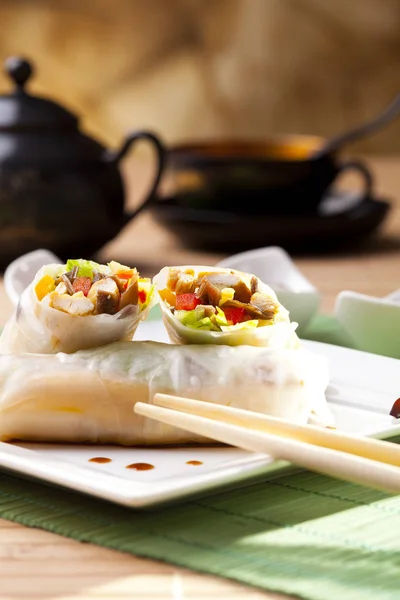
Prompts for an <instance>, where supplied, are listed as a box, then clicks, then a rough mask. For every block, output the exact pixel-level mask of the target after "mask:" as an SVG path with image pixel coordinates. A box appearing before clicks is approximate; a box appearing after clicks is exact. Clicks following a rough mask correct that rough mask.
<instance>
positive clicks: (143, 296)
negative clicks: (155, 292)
mask: <svg viewBox="0 0 400 600" xmlns="http://www.w3.org/2000/svg"><path fill="white" fill-rule="evenodd" d="M146 298H147V294H146V292H145V291H144V290H139V291H138V299H139V302H140V304H144V303H145V302H146Z"/></svg>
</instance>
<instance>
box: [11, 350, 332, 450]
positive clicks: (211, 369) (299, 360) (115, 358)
mask: <svg viewBox="0 0 400 600" xmlns="http://www.w3.org/2000/svg"><path fill="white" fill-rule="evenodd" d="M327 383H328V375H327V367H326V362H325V359H324V357H321V356H318V355H314V354H312V353H310V352H308V351H307V350H304V349H300V350H288V349H281V350H273V349H270V348H254V347H249V346H238V347H229V346H210V345H209V346H173V345H170V344H161V343H157V342H134V343H129V342H120V343H117V344H111V345H109V346H106V347H104V348H97V349H93V350H85V351H80V352H77V353H75V354H62V353H60V354H57V355H33V354H26V355H17V356H11V355H2V356H0V440H11V439H19V440H30V441H43V442H76V443H82V442H88V443H114V444H122V445H143V444H144V445H157V444H178V443H189V442H200V441H203V442H204V441H205V440H204V439H201V438H198V437H197V436H195V435H194V434H191V433H189V432H185V431H183V430H181V429H177V428H174V427H171V426H168V425H164V424H162V423H158V422H156V421H154V420H152V419H146V418H144V417H141V416H139V415H136V414H135V413H134V411H133V407H134V405H135V403H136V402H151V401H152V399H153V397H154V394H156V393H157V392H164V393H169V394H174V395H179V396H184V397H188V398H195V399H198V400H204V401H208V402H213V403H216V404H222V405H225V406H232V407H236V408H242V409H245V410H252V411H255V412H259V413H263V414H269V415H274V416H277V417H282V418H286V419H289V420H291V421H294V422H298V423H306V422H307V419H308V418H309V416H310V413H311V411H315V410H316V411H317V412H318V413H320V414H321V411H320V410H319V407H321V406H324V405H325V403H326V401H325V395H324V391H325V388H326V386H327ZM326 424H328V423H326Z"/></svg>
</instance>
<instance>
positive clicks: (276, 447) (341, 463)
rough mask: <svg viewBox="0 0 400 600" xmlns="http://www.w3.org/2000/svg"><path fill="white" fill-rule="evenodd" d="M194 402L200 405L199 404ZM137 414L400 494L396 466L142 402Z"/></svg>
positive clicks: (252, 450)
mask: <svg viewBox="0 0 400 600" xmlns="http://www.w3.org/2000/svg"><path fill="white" fill-rule="evenodd" d="M180 400H181V399H180ZM191 402H196V404H197V401H194V400H193V401H191ZM192 406H193V405H192ZM134 411H135V412H136V413H137V414H140V415H143V416H145V417H149V418H151V419H155V420H157V421H160V422H162V423H165V424H167V425H171V426H174V427H178V428H181V429H186V430H187V431H190V432H192V433H195V434H197V435H200V436H204V437H207V438H210V439H214V440H216V441H219V442H223V443H225V444H230V445H232V446H236V447H238V448H242V449H244V450H248V451H250V452H260V453H264V454H269V455H271V456H273V457H274V458H279V459H283V460H287V461H289V462H291V463H293V464H295V465H298V466H300V467H303V468H306V469H310V470H312V471H316V472H318V473H322V474H324V475H329V476H332V477H336V478H338V479H344V480H345V481H350V482H352V483H358V484H361V485H366V486H369V487H373V488H376V489H380V490H384V491H387V492H391V493H396V494H397V493H400V469H399V468H398V467H395V466H391V465H388V464H385V463H382V462H378V461H375V460H371V459H369V458H364V457H361V456H356V455H354V454H348V453H346V452H343V451H339V450H336V449H332V448H327V447H322V446H316V445H314V444H310V443H308V442H305V441H300V440H297V439H292V438H289V437H284V436H280V435H275V434H272V433H268V432H265V431H260V430H253V429H249V428H248V427H243V426H239V425H232V424H231V423H226V422H222V421H220V420H215V419H210V418H208V417H203V416H199V415H197V414H190V413H188V412H178V411H176V410H173V409H170V408H164V407H162V406H156V405H152V404H144V403H142V402H138V403H136V404H135V406H134ZM224 412H225V411H224Z"/></svg>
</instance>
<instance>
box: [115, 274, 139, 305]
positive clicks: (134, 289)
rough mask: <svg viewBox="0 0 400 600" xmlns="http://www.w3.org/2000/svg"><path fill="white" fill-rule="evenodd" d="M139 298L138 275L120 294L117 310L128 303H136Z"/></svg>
mask: <svg viewBox="0 0 400 600" xmlns="http://www.w3.org/2000/svg"><path fill="white" fill-rule="evenodd" d="M138 300H139V284H138V277H136V279H135V280H134V281H132V283H131V284H130V285H129V287H128V288H127V289H126V290H125V292H123V294H121V299H120V301H119V310H121V309H122V308H125V306H128V305H129V304H133V305H135V306H136V305H137V303H138Z"/></svg>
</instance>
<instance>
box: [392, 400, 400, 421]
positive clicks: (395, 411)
mask: <svg viewBox="0 0 400 600" xmlns="http://www.w3.org/2000/svg"><path fill="white" fill-rule="evenodd" d="M390 416H392V417H394V418H395V419H398V418H399V417H400V398H397V400H396V402H395V403H394V404H393V406H392V410H391V411H390Z"/></svg>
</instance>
